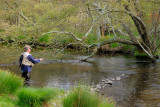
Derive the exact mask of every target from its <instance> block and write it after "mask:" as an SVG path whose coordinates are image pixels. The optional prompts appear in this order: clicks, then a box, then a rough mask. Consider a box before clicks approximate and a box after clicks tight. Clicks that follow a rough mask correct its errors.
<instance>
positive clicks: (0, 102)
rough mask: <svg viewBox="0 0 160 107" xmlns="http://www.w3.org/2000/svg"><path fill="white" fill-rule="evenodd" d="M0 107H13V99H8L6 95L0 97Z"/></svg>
mask: <svg viewBox="0 0 160 107" xmlns="http://www.w3.org/2000/svg"><path fill="white" fill-rule="evenodd" d="M14 99H15V98H14ZM0 107H15V103H14V100H13V98H11V97H9V96H8V95H7V96H6V95H5V96H0Z"/></svg>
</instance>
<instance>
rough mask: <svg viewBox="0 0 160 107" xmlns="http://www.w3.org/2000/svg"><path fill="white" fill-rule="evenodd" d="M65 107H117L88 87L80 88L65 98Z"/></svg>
mask: <svg viewBox="0 0 160 107" xmlns="http://www.w3.org/2000/svg"><path fill="white" fill-rule="evenodd" d="M63 107H115V103H113V102H109V101H107V100H103V99H102V98H101V96H99V95H98V94H96V93H95V92H91V91H90V89H89V88H88V87H84V86H79V87H77V88H75V89H74V90H72V91H71V92H70V93H69V94H68V96H67V97H65V98H64V100H63Z"/></svg>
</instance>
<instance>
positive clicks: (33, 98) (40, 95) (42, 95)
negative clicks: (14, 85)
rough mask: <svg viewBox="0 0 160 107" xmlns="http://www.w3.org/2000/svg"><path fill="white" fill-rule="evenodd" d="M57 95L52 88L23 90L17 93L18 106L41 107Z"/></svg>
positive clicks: (28, 88) (27, 88)
mask: <svg viewBox="0 0 160 107" xmlns="http://www.w3.org/2000/svg"><path fill="white" fill-rule="evenodd" d="M55 95H56V90H54V89H52V88H31V87H26V88H22V89H20V90H19V91H18V92H17V96H18V98H19V101H18V105H19V106H23V107H32V106H33V107H41V106H42V104H44V103H46V102H48V101H49V100H51V99H52V98H54V96H55Z"/></svg>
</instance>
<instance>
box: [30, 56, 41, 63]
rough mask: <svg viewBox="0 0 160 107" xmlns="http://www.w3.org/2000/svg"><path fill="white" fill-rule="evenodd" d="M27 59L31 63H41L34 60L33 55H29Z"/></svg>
mask: <svg viewBox="0 0 160 107" xmlns="http://www.w3.org/2000/svg"><path fill="white" fill-rule="evenodd" d="M27 59H28V60H29V61H31V62H32V63H33V64H36V63H39V62H40V59H37V60H36V59H34V58H33V56H32V55H28V57H27Z"/></svg>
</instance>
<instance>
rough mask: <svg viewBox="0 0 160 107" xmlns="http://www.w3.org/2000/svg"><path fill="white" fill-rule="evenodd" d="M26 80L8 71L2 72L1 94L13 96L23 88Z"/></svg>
mask: <svg viewBox="0 0 160 107" xmlns="http://www.w3.org/2000/svg"><path fill="white" fill-rule="evenodd" d="M23 82H24V80H23V79H22V78H21V77H19V76H17V75H15V74H13V73H11V72H9V71H6V70H0V94H12V93H14V92H15V91H16V90H17V89H19V88H20V87H22V86H23Z"/></svg>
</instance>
